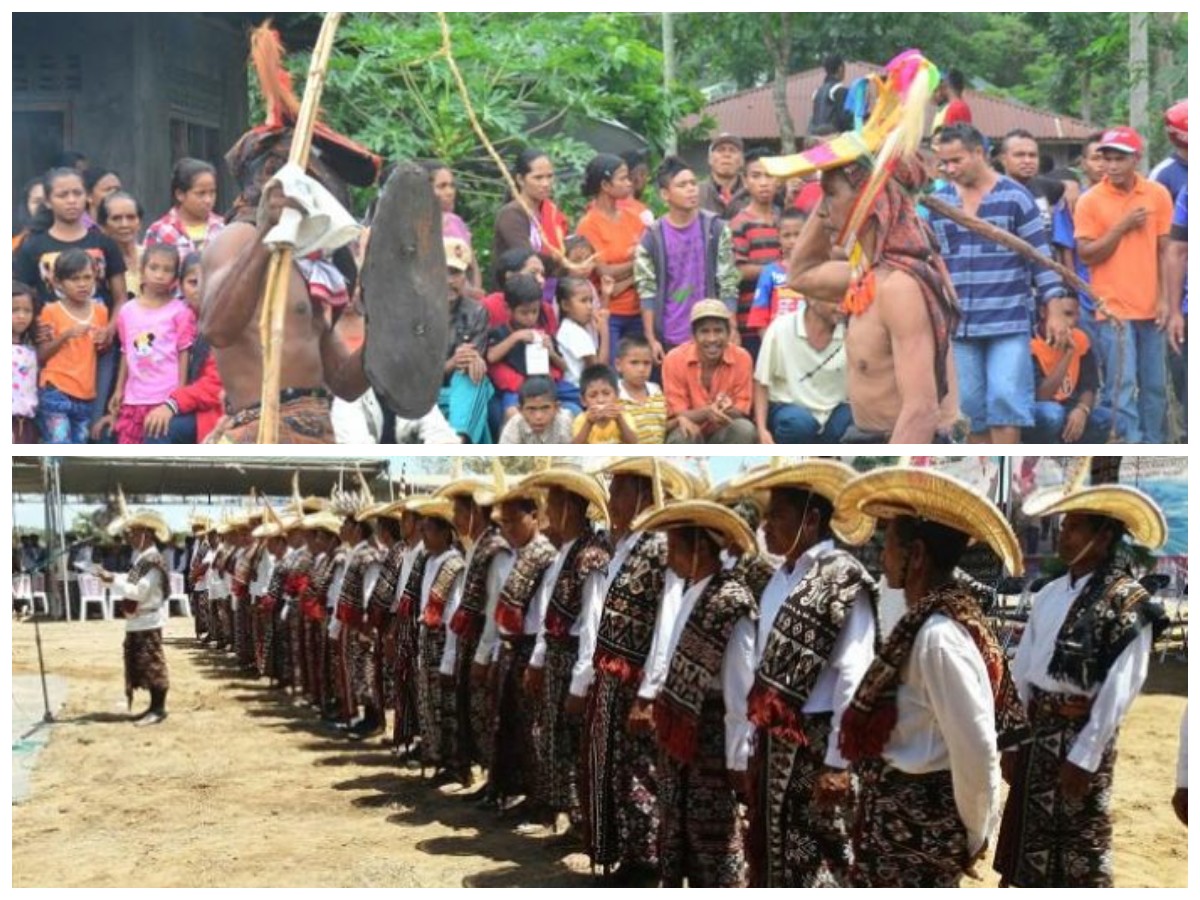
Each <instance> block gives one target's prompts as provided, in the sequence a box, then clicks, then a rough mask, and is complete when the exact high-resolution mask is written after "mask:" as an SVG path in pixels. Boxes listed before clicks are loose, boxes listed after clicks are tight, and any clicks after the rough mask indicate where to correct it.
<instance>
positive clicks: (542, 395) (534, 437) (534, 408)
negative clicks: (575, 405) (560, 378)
mask: <svg viewBox="0 0 1200 900" xmlns="http://www.w3.org/2000/svg"><path fill="white" fill-rule="evenodd" d="M519 393H520V398H521V399H520V406H519V407H518V410H519V412H520V415H516V416H513V417H512V418H511V419H509V420H508V424H507V425H505V426H504V431H503V432H501V434H500V443H502V444H569V443H571V420H572V418H573V416H572V415H571V413H570V412H568V411H567V410H565V409H563V408H562V407H560V406H559V405H558V394H557V389H556V388H555V386H554V381H553V380H552V379H550V378H547V377H546V376H545V375H532V376H530V377H529V378H526V379H525V383H524V384H523V385H521V390H520V392H519Z"/></svg>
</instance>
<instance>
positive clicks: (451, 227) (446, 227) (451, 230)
mask: <svg viewBox="0 0 1200 900" xmlns="http://www.w3.org/2000/svg"><path fill="white" fill-rule="evenodd" d="M422 165H423V166H424V167H425V171H426V172H428V173H429V181H430V183H431V184H432V185H433V193H434V195H435V196H436V197H437V199H438V204H439V205H440V206H441V208H442V237H444V238H458V239H459V240H460V241H462V242H463V243H465V244H466V245H467V247H469V248H470V250H471V268H470V269H468V270H467V281H468V283H469V284H470V285H471V287H472V288H474V289H479V288H480V287H481V285H482V276H481V274H480V272H479V266H478V264H477V263H476V259H477V257H476V255H475V247H474V244H473V243H472V237H471V229H470V228H468V227H467V223H466V222H464V221H463V219H462V217H461V216H459V215H458V213H457V212H455V211H454V208H455V204H456V203H457V201H458V184H457V182H456V181H455V179H454V170H452V169H451V168H450V167H449V166H448V165H446V164H445V163H444V162H440V161H438V160H431V161H429V162H425V163H422ZM384 184H386V180H385V181H384Z"/></svg>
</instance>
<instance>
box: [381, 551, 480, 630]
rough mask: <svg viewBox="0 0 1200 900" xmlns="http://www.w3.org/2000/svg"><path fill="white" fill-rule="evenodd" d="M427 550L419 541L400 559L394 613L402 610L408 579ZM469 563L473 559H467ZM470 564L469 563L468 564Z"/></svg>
mask: <svg viewBox="0 0 1200 900" xmlns="http://www.w3.org/2000/svg"><path fill="white" fill-rule="evenodd" d="M424 549H425V542H424V541H417V543H416V544H414V545H413V546H411V547H409V548H408V549H407V550H405V551H404V553H403V555H402V556H401V557H400V577H399V578H398V579H397V580H396V593H395V595H394V596H393V597H392V612H393V613H396V612H398V611H399V610H400V600H401V599H402V598H403V597H404V590H405V588H407V587H408V579H409V577H410V576H411V575H412V570H413V566H415V565H416V564H417V556H418V555H419V554H420V553H421V551H423V550H424ZM467 559H468V561H469V560H470V559H471V557H470V556H468V557H467ZM468 564H469V562H468Z"/></svg>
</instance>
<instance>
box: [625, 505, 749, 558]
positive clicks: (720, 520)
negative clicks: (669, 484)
mask: <svg viewBox="0 0 1200 900" xmlns="http://www.w3.org/2000/svg"><path fill="white" fill-rule="evenodd" d="M679 528H701V529H703V530H704V531H707V532H709V533H710V534H712V535H713V537H715V538H716V539H717V543H718V544H720V545H721V546H722V547H731V546H732V547H736V548H737V549H738V550H740V551H741V552H742V553H752V552H753V551H754V550H755V548H756V547H757V546H758V545H757V542H756V541H755V539H754V535H753V534H752V533H751V532H750V528H749V526H747V525H746V523H745V522H744V521H743V520H742V517H741V516H739V515H738V514H737V513H735V512H733V510H730V509H727V508H726V507H724V506H722V505H721V504H719V503H714V502H713V501H712V500H680V501H678V502H675V503H670V504H668V505H666V506H662V507H658V508H652V509H648V510H646V511H645V512H643V513H642V514H641V515H640V516H638V517H637V518H636V519H634V521H633V524H632V525H631V526H630V530H631V531H671V530H675V529H679Z"/></svg>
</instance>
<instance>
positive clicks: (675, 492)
mask: <svg viewBox="0 0 1200 900" xmlns="http://www.w3.org/2000/svg"><path fill="white" fill-rule="evenodd" d="M657 469H658V474H659V477H660V478H661V479H662V483H663V485H662V486H663V491H664V492H665V493H666V494H667V496H669V497H670V498H671V499H673V500H688V499H690V498H691V497H692V496H693V490H694V488H693V485H692V480H691V479H690V478H689V477H688V476H687V474H686V473H684V472H683V471H681V470H680V469H679V468H677V467H676V466H675V465H673V464H672V463H670V462H668V461H667V460H665V459H660V460H658V466H657ZM600 471H601V472H603V473H604V474H606V475H611V476H616V475H632V476H634V477H636V478H646V479H649V480H653V479H654V471H655V464H654V460H652V459H650V457H648V456H636V457H633V458H631V459H619V460H617V461H616V462H613V463H609V464H608V465H607V466H605V467H604V468H603V469H601V470H600Z"/></svg>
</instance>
